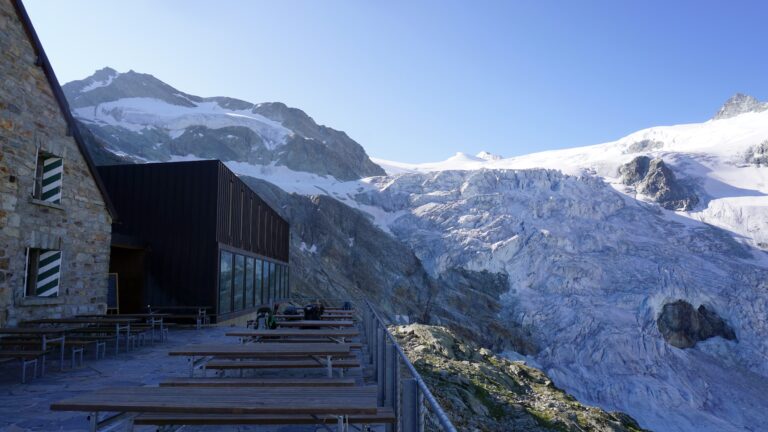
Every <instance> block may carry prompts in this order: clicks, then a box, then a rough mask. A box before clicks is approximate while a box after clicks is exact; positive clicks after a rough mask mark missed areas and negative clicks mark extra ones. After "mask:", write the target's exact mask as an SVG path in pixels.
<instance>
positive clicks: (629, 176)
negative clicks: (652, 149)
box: [619, 156, 699, 211]
mask: <svg viewBox="0 0 768 432" xmlns="http://www.w3.org/2000/svg"><path fill="white" fill-rule="evenodd" d="M619 175H620V177H621V181H622V183H624V184H626V185H630V186H634V187H635V189H636V190H637V192H639V193H641V194H643V195H647V196H648V197H650V198H651V199H653V200H654V201H655V202H657V203H659V205H661V206H662V207H664V208H665V209H667V210H683V211H687V210H692V209H693V208H694V207H695V206H696V204H698V202H699V197H698V196H697V195H696V194H695V193H694V191H693V189H692V188H691V187H689V186H687V185H685V184H683V183H682V182H681V181H679V180H678V179H677V177H676V176H675V174H674V172H672V169H671V168H669V166H667V164H665V163H664V161H663V160H662V159H660V158H657V159H651V158H649V157H648V156H638V157H636V158H634V159H633V160H631V161H630V162H628V163H626V164H624V165H622V166H621V167H619Z"/></svg>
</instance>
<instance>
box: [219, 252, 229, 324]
mask: <svg viewBox="0 0 768 432" xmlns="http://www.w3.org/2000/svg"><path fill="white" fill-rule="evenodd" d="M227 312H232V253H230V252H227V251H221V260H220V263H219V314H223V313H227Z"/></svg>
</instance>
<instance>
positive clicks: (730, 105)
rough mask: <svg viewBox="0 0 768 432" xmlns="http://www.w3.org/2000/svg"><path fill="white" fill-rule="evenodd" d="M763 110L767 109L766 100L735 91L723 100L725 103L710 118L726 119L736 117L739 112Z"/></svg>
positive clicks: (767, 103)
mask: <svg viewBox="0 0 768 432" xmlns="http://www.w3.org/2000/svg"><path fill="white" fill-rule="evenodd" d="M765 110H768V102H760V101H758V100H757V99H755V98H754V97H753V96H749V95H745V94H742V93H736V94H735V95H733V96H731V98H730V99H728V100H727V101H726V102H725V104H724V105H723V106H722V107H721V108H720V110H719V111H718V112H717V114H715V116H714V117H713V118H712V119H713V120H720V119H727V118H731V117H736V116H737V115H739V114H744V113H748V112H760V111H765Z"/></svg>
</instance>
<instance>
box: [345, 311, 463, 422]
mask: <svg viewBox="0 0 768 432" xmlns="http://www.w3.org/2000/svg"><path fill="white" fill-rule="evenodd" d="M363 302H364V304H365V308H363V309H362V322H363V331H364V332H365V337H366V341H367V343H368V359H365V358H364V360H367V361H368V362H369V364H370V365H371V366H372V367H373V371H374V377H376V382H377V384H378V388H379V394H378V397H379V405H380V406H386V407H391V408H392V409H393V410H394V412H395V417H396V418H397V419H398V422H397V423H396V424H395V425H388V426H387V432H392V431H394V430H395V428H397V430H398V431H400V432H423V431H424V430H425V414H426V410H425V408H426V409H429V411H430V413H431V416H430V417H431V418H433V419H434V420H435V422H436V423H437V425H436V426H437V427H438V430H442V431H444V432H456V427H454V426H453V424H452V423H451V420H450V419H449V418H448V416H447V415H446V414H445V411H443V408H442V407H441V406H440V404H439V403H438V402H437V400H436V399H435V397H434V396H433V395H432V392H431V391H430V390H429V388H428V387H427V384H426V383H425V382H424V380H423V379H422V378H421V375H419V372H418V371H417V370H416V368H415V367H414V366H413V364H411V361H410V360H408V357H407V356H406V355H405V353H404V352H403V350H402V348H400V345H399V344H398V343H397V340H396V339H395V338H394V336H392V333H390V332H389V330H388V329H387V324H386V322H385V321H384V320H383V319H382V318H381V316H380V315H379V313H378V312H377V311H376V309H375V308H374V307H373V305H372V304H371V303H370V302H369V301H368V300H363ZM356 303H357V302H356ZM358 304H359V303H358ZM401 364H402V365H404V366H405V371H403V372H405V373H402V374H401V369H400V366H401ZM425 400H426V404H425V403H424V402H425Z"/></svg>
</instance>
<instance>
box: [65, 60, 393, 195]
mask: <svg viewBox="0 0 768 432" xmlns="http://www.w3.org/2000/svg"><path fill="white" fill-rule="evenodd" d="M63 89H64V93H65V95H66V96H67V99H68V100H69V103H70V105H71V108H72V111H73V113H74V115H75V116H76V117H77V118H78V119H79V120H80V122H81V123H82V124H83V125H84V126H85V127H87V128H88V129H89V130H90V132H91V134H92V136H93V137H95V140H91V141H90V142H92V143H93V142H96V141H103V142H108V143H110V145H111V147H112V148H113V149H114V150H115V151H117V152H120V153H123V154H126V155H128V156H129V158H131V159H133V160H134V161H136V162H147V161H168V160H172V159H174V158H179V157H183V158H190V157H193V158H203V159H221V160H223V161H237V162H245V163H249V164H255V165H270V164H276V165H282V166H286V167H288V168H290V169H292V170H294V171H306V172H311V173H314V174H319V175H330V176H333V177H335V178H337V179H340V180H354V179H359V178H362V177H369V176H375V175H384V170H383V169H382V168H381V167H379V166H378V165H376V164H375V163H373V162H372V161H371V160H370V159H369V158H368V155H367V154H366V153H365V150H364V149H363V148H362V147H361V146H360V145H359V144H358V143H357V142H355V141H354V140H352V139H351V138H350V137H349V136H347V134H345V133H344V132H341V131H337V130H334V129H331V128H329V127H326V126H322V125H318V124H317V123H315V121H314V120H312V118H311V117H309V116H308V115H307V114H306V113H304V112H303V111H301V110H299V109H296V108H290V107H287V106H286V105H284V104H282V103H263V104H252V103H249V102H245V101H242V100H239V99H233V98H227V97H209V98H203V97H199V96H195V95H191V94H188V93H184V92H182V91H180V90H177V89H175V88H173V87H171V86H170V85H168V84H166V83H164V82H162V81H160V80H159V79H157V78H155V77H154V76H152V75H149V74H142V73H137V72H134V71H129V72H126V73H118V72H117V71H115V70H114V69H111V68H104V69H101V70H99V71H97V72H96V73H95V74H93V75H92V76H90V77H88V78H86V79H83V80H79V81H73V82H70V83H67V84H65V85H64V86H63ZM98 151H99V146H98V145H97V146H96V147H94V153H97V152H98Z"/></svg>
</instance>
